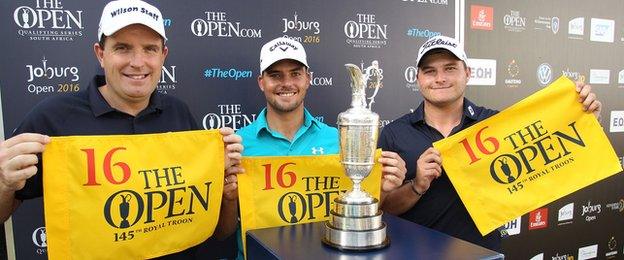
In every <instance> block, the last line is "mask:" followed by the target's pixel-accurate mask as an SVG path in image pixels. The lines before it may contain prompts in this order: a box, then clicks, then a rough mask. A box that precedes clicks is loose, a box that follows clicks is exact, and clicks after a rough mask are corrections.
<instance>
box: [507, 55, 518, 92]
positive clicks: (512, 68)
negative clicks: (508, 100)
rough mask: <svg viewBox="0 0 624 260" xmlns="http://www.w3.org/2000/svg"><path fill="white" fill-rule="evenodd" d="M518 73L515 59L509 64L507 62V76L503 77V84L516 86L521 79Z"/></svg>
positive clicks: (511, 86)
mask: <svg viewBox="0 0 624 260" xmlns="http://www.w3.org/2000/svg"><path fill="white" fill-rule="evenodd" d="M519 74H520V66H518V63H517V62H516V60H511V61H510V62H509V64H507V75H508V76H509V78H506V79H505V85H507V87H510V88H517V87H519V86H520V85H521V84H522V80H521V79H520V78H519V77H518V75H519Z"/></svg>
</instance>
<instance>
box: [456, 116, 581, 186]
mask: <svg viewBox="0 0 624 260" xmlns="http://www.w3.org/2000/svg"><path fill="white" fill-rule="evenodd" d="M567 126H568V128H567V129H562V130H560V131H555V132H550V131H549V130H547V129H545V128H544V125H543V123H542V121H541V120H537V121H535V122H533V123H531V124H529V125H527V126H524V127H522V128H519V129H517V131H514V132H512V133H509V134H508V135H506V136H505V137H503V139H502V140H499V139H498V138H496V137H494V136H490V137H486V138H484V137H483V136H482V134H483V133H484V131H485V130H486V129H488V126H485V127H483V128H481V129H480V130H479V131H478V132H477V133H476V136H475V140H474V141H473V140H468V139H467V138H464V139H463V140H462V141H461V142H460V143H461V144H462V145H463V147H464V149H465V151H466V153H467V154H468V156H469V159H470V164H473V163H475V162H477V161H479V160H481V159H482V158H480V157H479V156H478V154H477V152H480V153H482V154H484V155H490V154H494V153H495V152H497V151H498V150H499V148H500V146H501V145H508V146H511V147H512V148H513V150H514V152H513V153H504V154H501V155H498V156H497V157H496V158H493V159H491V161H490V162H489V165H490V167H489V173H490V176H491V177H492V180H493V181H495V182H496V183H499V184H502V185H506V186H507V191H508V192H509V194H514V193H515V192H517V191H519V190H522V188H524V185H526V184H527V183H530V182H532V181H537V180H539V179H540V177H542V176H546V175H548V174H553V173H555V172H556V171H557V170H558V169H560V168H563V167H566V165H568V164H570V163H572V162H574V160H575V159H574V154H573V152H571V151H570V147H571V146H580V147H585V141H584V140H583V136H582V135H581V133H579V131H578V130H577V129H576V122H572V123H569V124H568V125H567ZM501 141H502V142H501ZM473 143H474V144H475V145H476V148H477V150H475V149H474V148H473Z"/></svg>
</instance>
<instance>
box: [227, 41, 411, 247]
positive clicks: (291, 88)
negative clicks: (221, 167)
mask: <svg viewBox="0 0 624 260" xmlns="http://www.w3.org/2000/svg"><path fill="white" fill-rule="evenodd" d="M308 68H309V67H308V61H307V58H306V52H305V50H304V49H303V46H302V45H301V43H299V42H297V41H294V40H291V39H288V38H277V39H274V40H272V41H270V42H268V43H266V44H265V45H264V46H262V50H261V51H260V76H258V85H259V86H260V90H262V92H263V93H264V96H265V98H266V101H267V106H266V108H264V109H263V110H262V111H261V112H260V114H259V115H258V117H257V118H256V121H254V122H253V123H252V124H250V125H248V126H246V127H243V128H241V129H240V130H238V132H237V134H238V135H240V136H241V137H242V138H243V146H244V147H245V150H244V151H243V156H283V155H321V154H337V153H338V152H339V141H338V140H339V139H338V138H339V137H338V130H337V129H336V128H334V127H331V126H328V125H326V124H324V123H323V122H321V121H318V120H316V118H314V117H313V116H312V115H311V114H310V112H309V111H308V110H307V109H306V108H305V107H304V104H303V101H304V98H305V95H306V92H307V90H308V88H309V87H310V73H309V72H308ZM379 162H380V163H381V164H382V165H383V168H382V176H383V179H382V189H381V191H382V193H381V197H382V199H381V202H382V204H381V205H382V208H383V198H384V197H385V194H386V193H387V192H389V191H391V190H394V189H396V188H398V187H399V186H401V184H402V183H403V180H404V179H405V172H406V171H407V170H406V168H405V162H404V161H403V159H401V157H400V156H399V155H398V154H396V153H394V152H386V151H384V152H382V154H381V158H379ZM237 233H238V234H239V238H238V239H239V243H238V246H239V250H238V251H239V255H238V259H242V258H243V255H242V251H243V250H242V243H241V237H240V229H239V230H238V232H237Z"/></svg>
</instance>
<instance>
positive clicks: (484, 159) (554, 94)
mask: <svg viewBox="0 0 624 260" xmlns="http://www.w3.org/2000/svg"><path fill="white" fill-rule="evenodd" d="M578 99H579V97H578V94H577V93H576V91H575V85H574V82H572V81H570V80H569V79H568V78H566V77H560V78H559V79H558V80H557V81H555V82H554V83H552V84H551V85H550V86H548V87H546V88H544V89H542V90H540V91H538V92H536V93H535V94H533V95H531V96H529V97H527V98H526V99H524V100H522V101H520V102H518V103H517V104H514V105H513V106H511V107H509V108H507V109H505V110H504V111H502V112H500V113H498V114H497V115H495V116H493V117H491V118H489V119H487V120H484V121H482V122H479V123H477V124H475V125H473V126H471V127H470V128H467V129H464V130H463V131H461V132H459V133H456V134H454V135H453V136H450V137H448V138H445V139H443V140H440V141H438V142H435V143H434V144H433V146H434V147H435V148H436V149H438V150H440V152H441V153H442V166H443V167H444V169H445V170H446V173H447V174H448V177H449V179H450V180H451V182H452V183H453V186H454V187H455V189H456V190H457V193H458V194H459V196H460V197H461V200H462V202H463V203H464V205H465V206H466V209H468V212H469V213H470V215H471V217H472V219H473V220H474V222H475V224H476V225H477V228H478V229H479V231H480V232H481V234H487V233H489V232H490V231H492V230H494V229H496V228H498V227H500V226H502V225H503V224H505V223H506V222H508V221H510V220H512V219H514V218H517V217H518V216H521V215H523V214H525V213H527V212H529V211H531V210H534V209H536V208H538V207H540V206H542V205H545V204H548V203H550V202H552V201H554V200H557V199H559V198H561V197H563V196H565V195H567V194H570V193H572V192H574V191H577V190H579V189H581V188H583V187H586V186H588V185H590V184H592V183H595V182H597V181H599V180H601V179H604V178H606V177H609V176H611V175H613V174H615V173H618V172H620V171H622V167H621V165H620V163H619V161H618V158H617V156H616V154H615V151H614V150H613V147H612V146H611V144H610V143H609V140H608V139H607V137H606V135H605V134H604V132H603V130H602V128H601V127H600V124H599V123H598V121H597V120H596V117H595V116H594V115H593V114H590V113H587V112H584V111H583V107H582V104H581V103H580V102H579V101H578Z"/></svg>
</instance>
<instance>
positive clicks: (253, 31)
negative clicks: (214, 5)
mask: <svg viewBox="0 0 624 260" xmlns="http://www.w3.org/2000/svg"><path fill="white" fill-rule="evenodd" d="M204 13H205V14H206V17H205V18H197V19H195V20H193V21H192V22H191V32H192V33H193V34H194V35H195V36H197V37H204V36H206V37H225V38H233V37H234V38H262V29H257V28H250V27H245V26H244V25H243V26H241V22H239V21H236V22H230V21H228V18H227V13H226V12H214V11H208V12H204Z"/></svg>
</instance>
